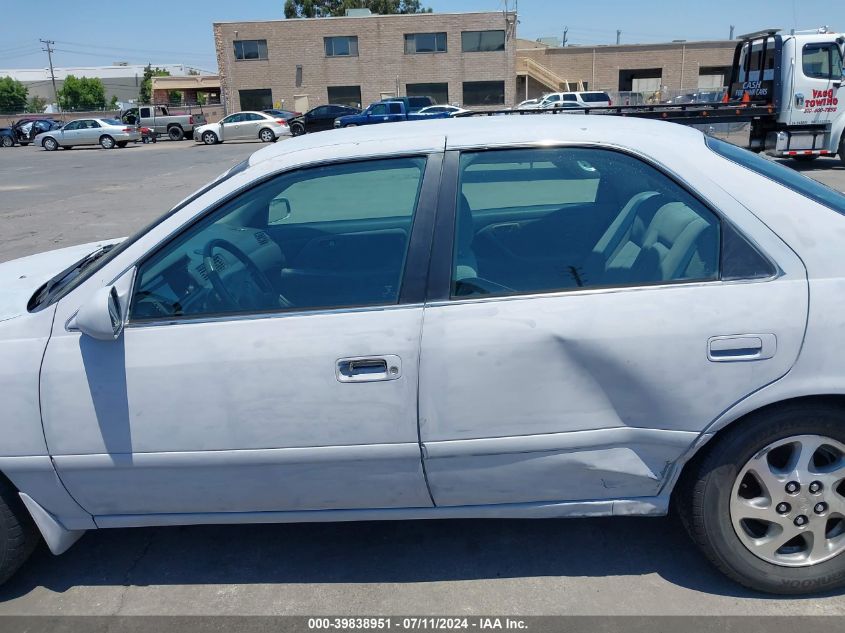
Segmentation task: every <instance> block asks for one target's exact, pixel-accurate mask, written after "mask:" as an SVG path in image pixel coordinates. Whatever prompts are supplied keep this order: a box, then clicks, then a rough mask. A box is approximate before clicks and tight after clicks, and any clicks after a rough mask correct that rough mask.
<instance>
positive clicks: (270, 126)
mask: <svg viewBox="0 0 845 633" xmlns="http://www.w3.org/2000/svg"><path fill="white" fill-rule="evenodd" d="M283 136H291V131H290V127H288V123H287V121H285V119H282V118H279V117H274V116H271V115H269V114H266V113H264V112H235V113H234V114H230V115H229V116H227V117H224V118H222V119H220V120H219V121H217V122H216V123H207V124H206V125H201V126H199V127H196V128H194V140H195V141H197V142H198V143H205V144H206V145H214V144H216V143H222V142H223V141H235V140H237V141H245V140H252V139H256V140H259V141H263V142H264V143H275V142H276V141H277V140H279V139H280V138H282V137H283Z"/></svg>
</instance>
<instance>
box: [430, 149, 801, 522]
mask: <svg viewBox="0 0 845 633" xmlns="http://www.w3.org/2000/svg"><path fill="white" fill-rule="evenodd" d="M447 156H448V158H447V161H446V168H445V169H444V182H455V183H456V184H455V185H454V190H452V191H451V192H444V195H445V197H446V199H447V200H449V201H451V200H454V201H455V204H454V206H455V209H454V213H455V215H456V228H455V231H454V247H453V240H452V233H451V232H447V233H442V232H439V233H438V236H437V238H436V239H435V247H434V251H433V253H432V273H431V279H432V284H434V285H433V288H432V290H431V293H432V294H431V295H430V300H429V302H428V304H427V307H426V314H425V325H424V328H423V338H422V352H421V367H420V437H421V440H422V442H423V447H424V454H425V456H426V459H425V469H426V474H427V478H428V482H429V485H430V487H431V492H432V496H433V498H434V501H435V503H436V504H437V505H438V506H460V505H476V504H506V503H523V502H555V501H585V502H591V501H605V500H616V499H629V498H635V497H649V496H653V495H656V494H657V493H658V491H659V490H660V489H661V486H662V485H663V484H664V483H665V481H666V478H667V477H668V474H669V473H670V472H671V465H672V464H673V462H674V461H675V460H676V459H678V457H679V456H680V455H681V454H683V453H684V451H685V450H686V449H687V448H688V447H689V446H690V445H691V443H692V442H693V441H695V439H696V438H697V437H698V436H699V434H700V433H701V431H702V430H703V429H704V428H705V427H706V426H707V425H708V424H710V423H711V422H712V421H714V420H715V419H717V418H718V417H719V415H720V414H721V413H722V412H724V411H725V410H727V409H728V408H730V407H731V406H732V405H733V404H734V403H736V402H737V401H739V400H741V399H742V398H744V397H745V396H747V395H749V394H751V393H753V392H754V391H756V390H757V389H760V388H762V387H764V386H765V385H767V384H769V383H771V382H773V381H775V380H777V379H779V378H780V377H781V376H783V375H784V374H785V373H786V372H787V371H789V369H790V367H791V366H792V365H793V363H794V361H795V359H796V357H797V354H798V351H799V349H800V345H801V340H802V338H803V332H804V324H805V320H806V316H807V303H808V296H807V284H806V279H805V271H804V269H803V266H802V265H801V263H800V261H799V260H798V259H797V258H796V257H795V255H794V254H793V253H791V251H789V250H788V249H786V248H785V247H784V245H783V244H782V243H781V242H780V241H779V240H778V239H777V238H776V237H775V236H773V235H772V234H771V233H770V232H769V231H768V229H766V228H765V227H764V226H763V225H762V224H760V223H759V222H758V221H757V220H756V218H754V217H753V216H752V215H751V214H750V213H749V212H748V211H747V210H745V209H744V208H742V207H740V206H739V205H738V204H737V203H736V202H735V201H734V200H733V199H731V198H728V197H727V196H722V198H724V199H723V200H721V201H720V204H721V203H722V202H724V204H725V205H726V206H727V207H729V208H730V211H731V213H733V214H735V215H734V216H732V217H731V218H730V221H728V220H727V219H726V218H724V217H723V216H722V215H721V212H720V213H717V212H716V211H715V210H714V209H713V208H712V207H711V206H709V205H707V204H704V203H703V202H702V201H701V200H700V199H699V198H697V197H696V196H694V195H692V194H691V193H689V192H688V191H687V190H686V189H684V188H682V187H681V186H679V185H678V184H676V182H675V181H674V180H672V179H670V178H669V177H667V176H666V175H664V174H663V172H662V171H660V170H659V169H658V168H656V167H654V166H652V165H650V164H647V163H645V162H643V161H641V160H640V159H639V158H636V157H634V156H631V155H629V154H627V153H623V152H617V151H611V150H608V149H598V148H591V147H585V148H571V147H570V148H537V149H513V150H496V151H479V152H465V153H463V154H461V155H460V156H458V155H457V154H456V153H453V152H449V153H448V154H447ZM455 172H457V175H456V176H454V177H453V176H450V174H454V173H455ZM734 222H739V226H746V227H754V230H755V233H754V239H755V240H756V241H757V243H758V244H765V247H766V248H767V249H771V250H767V251H766V252H767V253H770V255H763V254H761V251H760V250H759V249H758V248H757V247H753V246H751V244H750V243H749V241H747V240H746V239H745V238H744V237H743V236H742V234H741V233H740V232H739V230H738V229H736V228H734V227H735V226H737V225H736V224H734ZM450 224H451V221H448V220H445V216H443V217H440V218H438V227H439V228H438V231H440V227H445V228H444V229H443V230H444V231H446V230H450V229H451V226H449V225H450ZM452 226H455V225H452ZM443 235H446V236H447V237H446V238H443V237H442V236H443ZM772 253H774V254H776V255H775V256H776V259H775V260H774V261H776V262H777V264H776V265H775V264H773V263H772V262H771V260H770V259H769V257H771V254H772ZM444 262H445V263H444ZM607 503H609V501H607Z"/></svg>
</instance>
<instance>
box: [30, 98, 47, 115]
mask: <svg viewBox="0 0 845 633" xmlns="http://www.w3.org/2000/svg"><path fill="white" fill-rule="evenodd" d="M46 107H47V99H45V98H44V97H39V96H38V95H32V96H31V97H30V98H29V101H27V102H26V111H27V112H44V108H46Z"/></svg>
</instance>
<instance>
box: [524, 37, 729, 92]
mask: <svg viewBox="0 0 845 633" xmlns="http://www.w3.org/2000/svg"><path fill="white" fill-rule="evenodd" d="M736 45H737V42H735V41H730V40H723V41H705V42H671V43H667V44H627V45H620V46H567V47H566V48H561V47H548V46H544V45H542V44H539V43H537V42H531V41H526V40H517V53H516V55H517V61H516V94H517V98H518V99H519V100H522V99H533V98H535V97H538V96H540V95H541V94H542V93H544V92H549V91H553V90H555V91H557V90H560V91H565V90H605V91H608V92H611V93H617V94H619V93H622V94H625V93H639V94H648V93H654V92H656V91H658V90H661V91H664V92H669V93H670V94H671V93H675V94H677V93H682V92H696V91H700V90H719V89H720V88H721V87H722V86H724V85H726V82H727V81H728V80H729V79H730V68H731V65H732V64H733V55H734V49H735V48H736Z"/></svg>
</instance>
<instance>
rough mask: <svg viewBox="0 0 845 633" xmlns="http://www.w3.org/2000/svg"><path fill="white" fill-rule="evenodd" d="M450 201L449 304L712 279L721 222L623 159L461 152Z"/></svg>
mask: <svg viewBox="0 0 845 633" xmlns="http://www.w3.org/2000/svg"><path fill="white" fill-rule="evenodd" d="M457 203H458V211H457V226H456V232H455V249H454V261H453V277H452V295H453V297H464V296H475V295H509V294H530V293H539V292H556V291H563V290H571V289H578V288H591V287H608V286H643V285H649V284H661V283H672V282H679V281H692V280H715V279H718V278H719V254H720V240H721V237H720V233H721V226H720V221H719V219H718V218H717V217H716V215H715V214H714V213H713V212H712V211H710V210H709V209H707V208H706V207H705V206H704V205H703V204H702V203H701V202H699V201H698V200H697V199H696V198H694V197H693V196H692V195H690V194H689V193H688V192H686V191H685V190H684V189H682V188H681V187H680V186H679V185H677V184H676V183H675V182H674V181H672V180H671V179H669V178H668V177H667V176H665V175H663V174H662V173H661V172H659V171H658V170H656V169H655V168H653V167H651V166H649V165H647V164H645V163H644V162H642V161H640V160H638V159H636V158H633V157H631V156H628V155H626V154H622V153H618V152H614V151H609V150H602V149H587V148H548V149H524V150H523V149H518V150H506V151H489V152H474V153H465V154H463V155H462V157H461V166H460V190H459V194H458V201H457Z"/></svg>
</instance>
